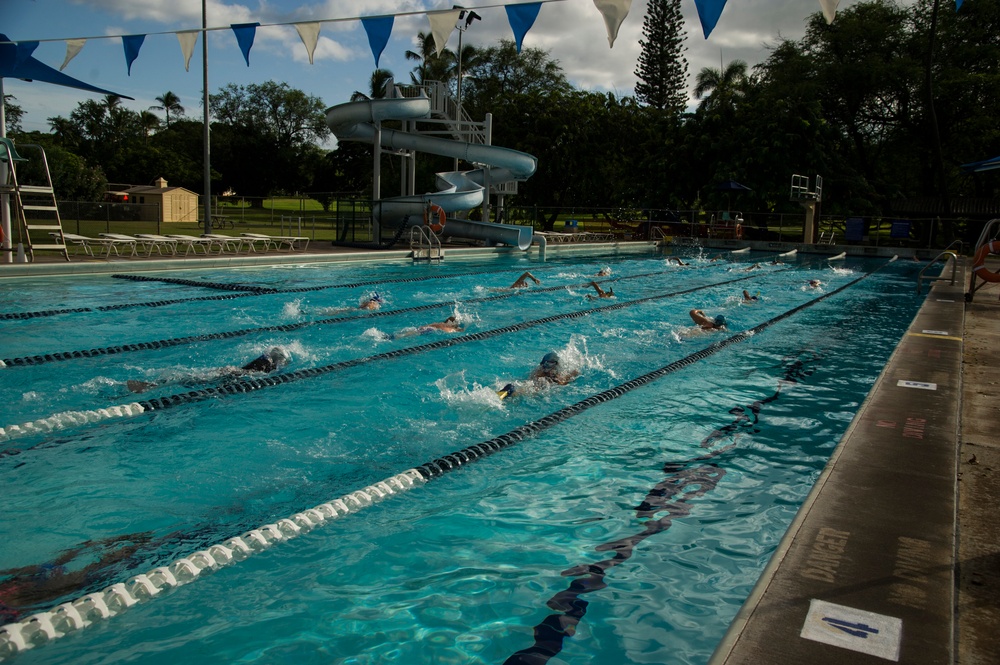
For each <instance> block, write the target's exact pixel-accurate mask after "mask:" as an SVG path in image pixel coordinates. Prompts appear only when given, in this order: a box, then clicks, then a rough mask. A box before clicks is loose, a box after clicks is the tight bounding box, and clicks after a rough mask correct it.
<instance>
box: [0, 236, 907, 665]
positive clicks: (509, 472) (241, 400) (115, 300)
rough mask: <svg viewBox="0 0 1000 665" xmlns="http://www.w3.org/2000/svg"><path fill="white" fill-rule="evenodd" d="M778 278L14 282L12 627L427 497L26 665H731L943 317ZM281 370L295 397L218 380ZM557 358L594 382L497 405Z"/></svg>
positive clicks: (808, 263)
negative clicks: (402, 485)
mask: <svg viewBox="0 0 1000 665" xmlns="http://www.w3.org/2000/svg"><path fill="white" fill-rule="evenodd" d="M772 258H773V255H762V254H761V255H756V256H741V255H736V254H734V255H729V256H728V257H727V260H725V261H714V262H713V261H710V260H708V259H707V258H706V257H702V256H691V257H685V261H687V262H688V263H689V264H690V265H688V266H678V265H676V264H674V263H668V262H667V261H666V260H665V259H664V257H663V256H661V255H643V256H636V255H612V256H576V257H573V258H568V259H560V258H557V259H554V260H550V261H548V262H544V263H542V262H538V261H535V260H532V259H529V258H526V257H511V258H500V259H490V260H487V261H483V262H480V263H476V262H472V261H450V260H449V261H447V262H445V263H444V264H442V265H426V264H419V265H411V264H409V263H392V264H385V265H376V264H365V265H357V264H352V265H339V264H336V265H330V264H327V265H322V266H318V265H303V266H296V267H272V268H256V269H252V270H251V269H247V270H229V271H225V272H221V271H195V270H192V271H190V272H187V273H183V272H176V271H175V272H169V273H162V274H151V275H149V276H150V277H151V278H152V279H144V280H143V281H134V280H131V279H118V278H112V277H77V278H72V279H59V280H56V279H45V280H43V279H39V280H0V293H2V298H0V303H2V305H0V335H2V340H3V341H2V342H0V358H3V359H4V361H5V364H6V365H7V366H6V367H4V368H2V369H0V400H2V402H0V403H2V404H3V405H4V408H3V410H2V413H3V415H2V417H0V427H2V428H4V430H3V431H4V434H3V436H0V482H2V486H3V487H4V488H6V490H7V491H5V492H4V493H3V496H2V498H0V534H3V535H4V539H5V545H4V547H3V548H0V570H2V571H4V572H3V573H2V577H0V611H3V612H4V616H3V617H2V620H0V623H3V622H8V621H9V622H12V624H13V622H15V621H24V620H25V619H26V617H28V616H29V615H30V614H31V613H33V612H40V611H45V610H51V609H52V608H54V607H56V606H57V605H59V604H60V603H66V602H70V601H77V600H79V599H81V598H83V597H84V596H85V595H86V594H90V593H101V594H103V595H102V597H105V598H107V599H108V603H109V605H113V603H112V602H111V601H112V600H113V597H114V594H113V593H111V594H110V596H109V595H108V594H107V593H105V590H106V589H108V588H109V587H111V586H112V585H113V584H115V583H125V584H126V585H129V587H130V588H131V585H132V584H133V582H132V580H133V579H134V578H135V577H136V575H140V574H146V573H149V572H150V571H152V570H154V569H155V568H157V567H160V566H166V567H168V568H170V569H172V570H176V562H177V561H178V560H179V559H181V558H182V557H186V556H189V555H192V554H193V553H195V552H198V551H203V550H205V549H206V548H210V547H212V546H214V545H216V544H219V543H224V542H230V541H229V539H231V538H233V537H236V536H240V535H241V534H245V533H246V532H248V531H251V530H255V529H257V528H258V527H261V526H262V525H267V524H272V523H276V522H278V521H280V520H283V519H285V518H288V517H289V516H291V515H295V514H298V513H301V512H302V511H305V510H307V509H310V508H313V507H315V506H318V505H321V504H324V503H326V502H329V501H331V500H334V499H337V498H339V497H343V496H345V495H348V494H350V493H352V492H355V491H356V490H359V489H362V488H364V487H367V486H370V485H372V484H373V483H378V482H379V481H383V480H385V479H387V478H391V477H393V476H397V474H400V473H402V472H404V471H406V470H408V469H413V468H420V469H422V470H423V476H421V475H420V474H416V476H415V477H417V478H422V480H418V481H417V482H416V483H415V487H413V488H412V489H409V490H408V491H405V492H399V493H398V494H395V495H392V496H389V497H388V498H386V499H385V500H384V501H379V502H376V503H374V504H373V505H371V506H368V507H364V508H363V509H361V508H359V509H357V510H354V509H353V507H352V512H351V513H350V514H347V515H345V516H342V517H340V518H339V519H336V520H330V521H327V522H326V523H324V524H322V525H320V526H318V527H316V528H314V529H312V530H308V529H306V531H308V532H307V533H303V534H301V535H298V536H297V537H294V538H290V539H287V540H284V541H282V542H277V543H276V544H274V545H272V546H270V547H268V548H266V549H263V551H260V552H259V553H255V554H253V555H252V556H249V557H247V558H245V560H241V561H238V562H235V563H231V564H229V565H222V566H220V567H219V568H218V570H215V572H211V573H208V572H206V573H203V574H201V575H199V576H197V577H196V578H195V579H194V580H193V581H191V582H190V583H187V584H183V585H180V586H173V585H169V584H167V585H165V586H163V587H162V591H160V592H159V593H158V594H157V595H156V596H155V597H153V598H151V599H149V600H146V599H145V598H141V599H140V600H141V601H142V602H139V603H138V604H136V605H134V606H133V607H131V608H129V609H128V610H127V611H124V612H121V613H120V615H119V616H112V617H111V618H109V619H107V620H104V621H94V623H93V625H89V626H87V627H85V628H82V629H79V630H75V631H72V632H70V633H69V634H67V635H66V636H59V637H58V638H57V639H50V640H46V639H45V638H44V637H43V635H42V634H39V632H38V631H37V630H34V631H32V630H27V631H26V632H25V635H29V636H31V639H33V640H34V642H32V644H35V643H37V646H35V647H34V648H29V649H26V650H23V651H22V652H20V653H19V654H18V655H17V656H16V660H17V661H18V662H24V663H31V662H44V663H86V662H101V663H114V662H133V661H136V660H141V661H143V662H151V663H159V662H163V663H176V662H178V661H179V660H183V661H186V662H189V663H202V662H204V663H208V662H212V663H215V662H260V663H284V662H290V661H295V662H298V663H331V662H335V663H395V662H398V663H504V662H510V663H527V662H553V663H558V662H573V663H578V662H588V663H601V664H603V663H607V664H619V663H704V662H706V661H707V659H708V658H709V656H710V655H711V653H712V650H713V649H714V647H715V644H716V643H717V642H718V641H719V639H720V638H721V637H722V635H723V634H724V632H725V630H726V627H727V626H728V624H729V622H730V620H731V619H732V617H733V616H734V615H735V613H736V611H737V610H738V608H739V606H740V605H741V603H742V602H743V600H744V598H745V597H746V595H747V594H748V593H749V591H750V589H751V587H752V586H753V584H754V582H755V581H756V579H757V577H758V576H759V574H760V572H761V570H762V569H763V567H764V565H765V564H766V562H767V560H768V558H769V556H770V554H771V553H772V552H773V550H774V548H775V546H776V545H777V543H778V541H779V540H780V538H781V536H782V535H783V533H784V531H785V529H786V528H787V525H788V523H789V522H790V521H791V519H792V517H793V516H794V514H795V511H796V510H797V508H798V506H799V505H800V503H801V502H802V500H803V499H804V498H805V496H806V494H807V493H808V491H809V489H810V487H811V485H812V483H813V482H814V480H815V479H816V477H817V476H818V474H819V472H820V471H821V470H822V468H823V465H824V464H825V462H826V460H827V459H828V457H829V455H830V454H831V452H832V451H833V449H834V447H835V446H836V444H837V441H838V440H839V438H840V436H841V434H842V433H843V432H844V431H845V429H846V428H847V426H848V425H849V423H850V421H851V419H852V418H853V416H854V413H855V411H856V410H857V408H858V406H859V405H860V403H861V401H862V400H863V399H864V397H865V395H866V393H867V392H868V390H869V388H870V387H871V385H872V384H873V383H874V381H875V379H876V378H877V376H878V373H879V371H880V369H881V367H882V365H883V364H884V362H885V360H886V359H887V358H888V356H889V354H890V353H891V352H892V349H893V348H894V347H895V345H896V344H897V342H898V340H899V338H900V336H901V335H902V334H903V332H904V331H905V329H906V327H907V325H908V324H909V323H910V321H911V320H912V318H913V315H914V314H915V312H916V310H917V308H918V307H919V305H920V303H921V299H920V298H919V297H917V296H916V295H915V293H914V292H915V289H914V280H915V275H916V272H917V271H918V270H919V268H920V267H921V266H920V264H915V263H912V262H894V263H887V262H886V261H885V260H884V259H850V260H847V261H838V262H833V263H831V262H827V261H825V260H822V259H820V258H818V257H809V256H801V257H798V258H791V259H786V260H785V263H784V264H781V265H772V264H770V262H769V261H770V260H771V259H772ZM755 264H757V265H758V267H757V268H755V269H750V270H748V268H750V267H751V266H753V265H755ZM603 267H610V268H611V269H612V276H611V277H610V278H596V279H598V280H599V281H600V282H601V284H602V286H603V288H605V289H607V288H609V287H613V288H614V291H615V293H616V296H617V297H616V298H614V299H588V297H587V296H588V295H592V294H594V293H595V292H594V290H593V288H592V287H590V286H587V282H589V281H590V280H591V279H595V275H596V274H597V272H598V271H599V270H600V269H601V268H603ZM525 270H530V271H531V272H532V273H533V274H534V275H535V276H536V277H537V278H538V279H539V280H540V281H541V285H540V286H535V285H532V286H531V287H530V288H528V289H524V290H517V291H511V290H507V289H503V288H502V287H505V286H509V285H510V284H511V283H512V282H513V281H514V279H515V278H516V277H517V276H518V275H520V274H521V273H522V272H523V271H525ZM810 279H819V280H821V282H822V284H821V286H820V287H819V288H811V287H809V286H808V281H809V280H810ZM160 280H168V281H160ZM225 285H229V286H233V285H236V286H237V287H238V288H241V289H249V290H242V291H232V290H226V289H223V288H220V287H223V286H225ZM209 286H210V287H211V288H208V287H209ZM744 289H746V290H748V291H749V292H750V293H751V294H757V293H758V292H759V294H760V295H759V299H758V300H757V301H755V302H750V303H746V302H743V299H742V295H741V293H742V291H743V290H744ZM373 292H378V293H379V294H380V295H381V296H382V298H383V299H384V301H385V302H384V304H383V306H382V308H381V309H380V310H379V311H378V312H363V311H359V310H357V309H354V308H356V306H357V305H358V303H359V302H361V301H363V300H364V299H365V298H367V297H370V295H371V294H372V293H373ZM234 296H235V297H234ZM696 307H697V308H702V309H704V310H706V311H707V312H709V313H711V314H713V315H715V314H723V315H724V316H725V317H726V319H727V322H728V325H727V330H726V331H721V332H711V333H700V332H695V331H694V330H693V327H692V322H691V320H690V318H689V317H688V310H690V309H692V308H696ZM337 309H345V310H347V311H342V312H331V311H330V310H337ZM69 310H73V311H69ZM27 313H31V314H33V315H32V316H27ZM449 315H454V316H456V317H457V318H458V319H459V321H460V322H461V323H462V324H463V325H464V326H465V331H464V332H462V333H445V332H438V331H433V332H429V333H427V334H421V335H412V336H407V333H409V332H412V331H413V330H414V329H417V328H419V327H420V326H422V325H424V324H426V323H428V322H432V321H442V320H444V319H445V317H447V316H449ZM748 331H749V334H746V333H747V332H748ZM139 345H141V346H142V347H144V348H137V347H138V346H139ZM273 346H282V347H284V348H287V349H288V350H289V351H290V352H291V363H290V364H289V365H288V366H287V367H285V368H282V369H281V370H279V371H278V372H276V373H275V374H273V375H270V377H269V378H272V379H274V378H275V377H282V376H284V377H285V378H286V379H287V381H284V382H281V381H272V382H271V385H268V384H267V383H266V382H261V378H267V377H261V376H257V377H252V376H251V377H237V378H232V379H229V380H228V381H227V380H225V379H220V378H219V377H218V369H219V368H221V367H238V366H240V365H242V364H243V363H245V362H247V361H248V360H250V359H252V358H254V357H256V356H258V355H260V354H261V353H263V352H266V351H267V350H268V349H270V348H271V347H273ZM92 350H93V351H92ZM548 351H556V352H558V353H559V355H560V356H561V358H562V360H563V363H564V365H566V366H567V367H568V368H571V369H575V370H577V371H579V372H580V376H579V377H578V378H577V379H576V380H575V381H573V382H571V383H570V384H568V385H566V386H558V387H552V388H550V389H545V390H540V391H537V392H532V391H530V390H525V394H524V395H522V396H520V397H515V398H513V399H510V400H506V401H504V400H500V399H499V398H498V396H497V393H496V390H498V389H499V388H501V387H502V386H503V385H505V384H506V383H508V382H511V381H514V382H518V383H519V385H522V386H524V387H525V388H529V387H530V386H529V385H528V383H529V382H528V381H527V377H528V374H529V372H531V370H532V369H533V367H534V366H535V365H537V363H538V362H539V360H540V359H541V357H542V356H543V355H544V354H545V353H546V352H548ZM46 356H48V357H46ZM657 370H663V371H661V372H659V373H657ZM650 373H654V375H653V376H650ZM644 376H646V377H647V378H649V380H648V382H640V383H642V385H636V384H634V383H632V382H633V381H634V380H635V379H636V378H637V377H644ZM130 380H132V381H143V382H148V383H152V384H156V385H154V386H153V387H152V388H151V389H149V390H148V391H146V392H143V393H140V394H136V393H132V392H130V391H129V389H128V387H127V382H128V381H130ZM248 380H255V381H257V383H256V385H254V386H251V388H253V389H250V388H247V387H246V386H247V383H246V382H247V381H248ZM234 386H242V388H240V389H241V390H249V392H240V391H239V390H237V389H236V388H234ZM622 386H624V388H620V387H622ZM199 391H201V392H199ZM594 396H600V397H599V398H597V399H595V398H594ZM133 405H138V406H133ZM551 414H559V415H558V416H557V417H550V416H551ZM526 425H527V426H528V427H527V429H526V428H525V426H526ZM512 432H513V433H515V434H514V435H511V436H508V437H506V438H504V435H505V434H508V433H512ZM525 432H527V433H525ZM497 438H500V439H503V448H502V449H501V450H499V451H498V452H496V453H495V454H490V455H483V456H481V457H480V458H479V459H470V456H469V455H467V454H466V455H461V456H457V457H451V458H450V459H451V462H447V461H446V462H438V463H433V462H434V461H435V460H438V459H440V458H442V457H445V456H447V455H448V454H449V453H453V452H455V451H459V450H463V449H468V448H469V447H476V446H479V444H482V443H483V442H487V441H495V440H496V439H497ZM508 442H509V443H511V444H512V445H506V443H508ZM494 447H495V448H500V447H501V445H499V444H497V445H495V446H494ZM456 460H458V461H463V462H464V461H465V460H470V461H468V463H463V464H461V466H460V467H459V468H455V469H453V470H448V467H449V466H453V465H454V464H453V463H454V462H455V461H456ZM246 540H247V541H249V540H250V538H246ZM171 567H173V568H171ZM139 595H140V596H141V594H139ZM80 607H84V608H85V609H86V608H88V607H89V608H91V609H93V607H92V606H89V605H81V606H80ZM90 618H96V617H94V616H91V617H90ZM13 625H16V626H20V625H21V624H13ZM8 630H9V629H8ZM42 632H44V631H42ZM8 635H9V633H8ZM2 636H3V634H2V633H0V638H2ZM46 642H47V643H46Z"/></svg>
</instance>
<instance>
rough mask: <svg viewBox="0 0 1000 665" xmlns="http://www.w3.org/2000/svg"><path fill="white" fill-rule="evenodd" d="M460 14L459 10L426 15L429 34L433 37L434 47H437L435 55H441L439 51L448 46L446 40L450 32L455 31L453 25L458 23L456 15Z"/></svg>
mask: <svg viewBox="0 0 1000 665" xmlns="http://www.w3.org/2000/svg"><path fill="white" fill-rule="evenodd" d="M461 13H462V11H461V10H459V9H456V10H455V11H453V12H439V13H436V14H428V15H427V20H428V21H430V24H431V34H432V35H434V46H436V47H437V54H436V55H441V51H443V50H444V47H445V46H447V45H448V38H449V37H451V33H452V31H453V30H454V29H455V23H457V22H458V15H459V14H461Z"/></svg>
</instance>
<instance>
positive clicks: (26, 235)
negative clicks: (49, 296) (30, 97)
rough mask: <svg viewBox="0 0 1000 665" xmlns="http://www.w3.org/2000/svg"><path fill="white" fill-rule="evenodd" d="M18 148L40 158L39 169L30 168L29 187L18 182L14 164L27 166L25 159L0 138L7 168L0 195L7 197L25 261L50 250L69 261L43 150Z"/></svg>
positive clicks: (0, 156) (8, 141)
mask: <svg viewBox="0 0 1000 665" xmlns="http://www.w3.org/2000/svg"><path fill="white" fill-rule="evenodd" d="M21 147H22V148H30V149H32V150H36V151H37V152H38V154H39V155H40V156H41V160H40V162H39V164H40V166H35V167H34V173H33V174H32V175H33V178H32V180H33V181H32V182H31V183H30V184H27V183H23V182H20V181H19V179H18V168H19V167H18V166H17V163H22V164H24V163H27V162H28V159H27V158H25V157H22V156H21V155H20V154H19V153H18V151H17V149H16V148H15V147H14V142H13V141H11V140H10V139H7V138H4V139H0V161H5V162H6V163H7V166H8V169H7V181H6V182H4V183H0V193H5V194H10V195H11V199H12V201H13V203H14V210H13V212H14V215H15V216H16V218H17V221H18V232H19V235H20V240H21V243H23V245H24V249H25V251H26V252H27V255H28V260H29V261H34V260H35V251H53V252H62V255H63V256H64V257H65V258H66V260H67V261H69V251H68V250H67V248H66V238H65V237H64V235H63V228H62V219H61V218H60V217H59V206H58V204H57V203H56V193H55V188H53V186H52V174H51V173H50V172H49V161H48V159H47V158H46V156H45V150H44V149H43V148H42V146H40V145H37V144H25V145H23V146H21ZM43 174H44V179H43V178H42V175H43ZM32 234H34V237H33V236H32ZM42 234H47V235H48V238H44V236H42ZM43 238H44V239H43Z"/></svg>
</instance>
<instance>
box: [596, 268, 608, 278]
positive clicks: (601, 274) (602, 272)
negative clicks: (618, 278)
mask: <svg viewBox="0 0 1000 665" xmlns="http://www.w3.org/2000/svg"><path fill="white" fill-rule="evenodd" d="M595 277H611V266H604V267H603V268H601V269H600V270H599V271H598V272H597V275H595Z"/></svg>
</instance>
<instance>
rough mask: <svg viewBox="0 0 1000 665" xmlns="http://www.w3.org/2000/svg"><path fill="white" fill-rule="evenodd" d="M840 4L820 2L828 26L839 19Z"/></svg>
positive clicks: (835, 0)
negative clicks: (838, 6) (838, 9)
mask: <svg viewBox="0 0 1000 665" xmlns="http://www.w3.org/2000/svg"><path fill="white" fill-rule="evenodd" d="M956 1H957V2H959V3H960V2H962V0H956ZM839 4H840V0H819V6H820V7H822V8H823V18H825V19H826V23H827V25H829V24H831V23H833V19H835V18H836V17H837V5H839Z"/></svg>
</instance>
